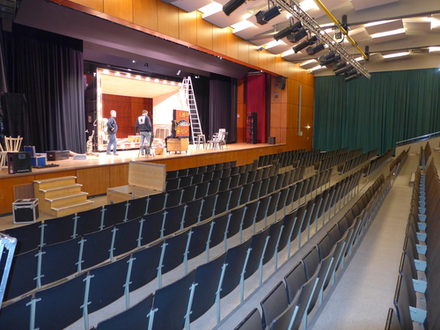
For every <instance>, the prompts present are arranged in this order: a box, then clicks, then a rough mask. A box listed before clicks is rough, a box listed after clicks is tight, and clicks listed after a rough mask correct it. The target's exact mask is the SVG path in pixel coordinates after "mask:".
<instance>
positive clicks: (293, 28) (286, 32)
mask: <svg viewBox="0 0 440 330" xmlns="http://www.w3.org/2000/svg"><path fill="white" fill-rule="evenodd" d="M301 27H302V24H301V22H300V21H298V22H296V23H295V24H293V25H290V26H288V27H286V28H285V29H282V30H281V31H279V32H277V33H276V34H275V35H274V36H273V37H274V39H275V40H278V39H281V38H284V37H287V36H288V35H289V34H291V33H292V32H296V31H298V30H299V29H300V28H301Z"/></svg>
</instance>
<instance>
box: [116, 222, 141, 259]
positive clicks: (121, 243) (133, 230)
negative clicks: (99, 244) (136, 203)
mask: <svg viewBox="0 0 440 330" xmlns="http://www.w3.org/2000/svg"><path fill="white" fill-rule="evenodd" d="M140 226H141V223H140V219H135V220H131V221H128V222H123V223H120V224H119V225H116V226H115V230H116V235H115V238H114V244H113V249H114V250H113V255H114V256H118V255H121V254H123V253H125V252H128V251H131V250H133V249H135V248H137V247H138V246H140V243H141V242H140V240H138V238H139V237H140V234H141V232H140V229H141V228H140Z"/></svg>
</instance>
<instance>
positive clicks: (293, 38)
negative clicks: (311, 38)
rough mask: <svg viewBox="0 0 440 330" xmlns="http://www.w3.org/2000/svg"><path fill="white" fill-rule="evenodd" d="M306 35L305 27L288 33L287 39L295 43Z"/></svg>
mask: <svg viewBox="0 0 440 330" xmlns="http://www.w3.org/2000/svg"><path fill="white" fill-rule="evenodd" d="M304 37H307V31H306V30H305V29H301V30H299V31H298V32H296V33H292V34H290V35H288V36H287V40H289V41H290V42H294V43H295V42H298V41H300V40H301V39H302V38H304Z"/></svg>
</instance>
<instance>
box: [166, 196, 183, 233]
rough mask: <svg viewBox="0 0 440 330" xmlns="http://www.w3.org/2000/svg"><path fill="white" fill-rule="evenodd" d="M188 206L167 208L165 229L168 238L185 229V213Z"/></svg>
mask: <svg viewBox="0 0 440 330" xmlns="http://www.w3.org/2000/svg"><path fill="white" fill-rule="evenodd" d="M185 208H186V206H185V205H184V204H182V205H179V206H175V207H172V208H167V209H166V210H165V211H164V213H165V220H164V221H165V228H164V236H168V235H170V234H173V233H175V232H177V231H178V230H180V229H183V228H185V223H184V218H183V215H184V213H185Z"/></svg>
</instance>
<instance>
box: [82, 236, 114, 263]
mask: <svg viewBox="0 0 440 330" xmlns="http://www.w3.org/2000/svg"><path fill="white" fill-rule="evenodd" d="M112 229H113V228H107V229H104V230H101V231H96V232H94V233H90V234H87V235H84V237H83V247H82V251H83V252H82V260H81V261H80V262H81V269H82V270H84V269H87V268H89V267H92V266H95V265H97V264H99V263H101V262H103V261H105V260H107V259H109V258H110V253H111V251H110V249H111V246H112V237H113V231H112Z"/></svg>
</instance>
